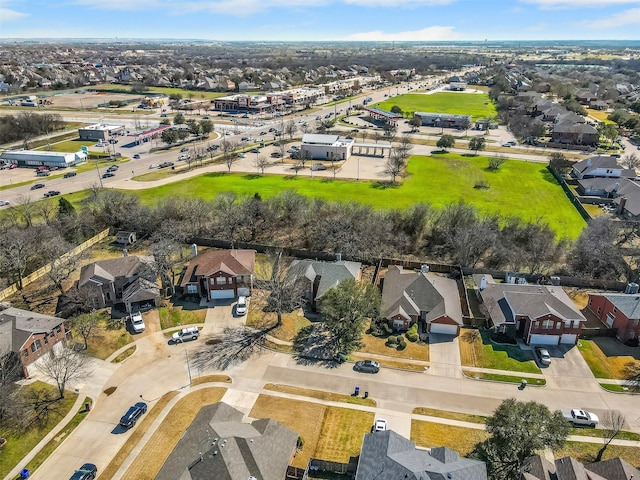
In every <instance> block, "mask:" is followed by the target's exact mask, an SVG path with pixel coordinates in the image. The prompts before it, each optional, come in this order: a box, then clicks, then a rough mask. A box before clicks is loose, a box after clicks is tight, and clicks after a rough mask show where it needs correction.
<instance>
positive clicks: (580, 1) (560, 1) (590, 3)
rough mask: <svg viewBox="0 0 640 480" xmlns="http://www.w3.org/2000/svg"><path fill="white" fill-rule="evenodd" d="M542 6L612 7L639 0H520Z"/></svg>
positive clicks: (548, 7)
mask: <svg viewBox="0 0 640 480" xmlns="http://www.w3.org/2000/svg"><path fill="white" fill-rule="evenodd" d="M520 1H521V2H524V3H531V4H534V5H538V6H540V7H542V8H547V9H553V8H583V7H612V6H614V5H628V4H636V5H637V4H638V0H520Z"/></svg>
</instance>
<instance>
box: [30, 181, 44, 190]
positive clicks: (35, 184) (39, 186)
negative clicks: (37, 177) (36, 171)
mask: <svg viewBox="0 0 640 480" xmlns="http://www.w3.org/2000/svg"><path fill="white" fill-rule="evenodd" d="M39 188H44V183H34V184H33V185H31V190H37V189H39Z"/></svg>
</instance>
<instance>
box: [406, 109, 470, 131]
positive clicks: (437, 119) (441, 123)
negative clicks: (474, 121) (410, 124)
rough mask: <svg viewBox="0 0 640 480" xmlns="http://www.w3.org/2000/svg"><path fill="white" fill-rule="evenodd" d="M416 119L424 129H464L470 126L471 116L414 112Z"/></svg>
mask: <svg viewBox="0 0 640 480" xmlns="http://www.w3.org/2000/svg"><path fill="white" fill-rule="evenodd" d="M414 116H415V117H416V118H419V119H420V122H422V125H424V126H426V127H441V128H466V127H469V126H470V125H471V115H456V114H453V113H436V112H416V113H415V114H414Z"/></svg>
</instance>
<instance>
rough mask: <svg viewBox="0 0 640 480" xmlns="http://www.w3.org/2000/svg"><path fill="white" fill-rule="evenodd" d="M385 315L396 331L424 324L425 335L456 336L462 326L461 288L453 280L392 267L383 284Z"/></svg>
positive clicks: (396, 266) (383, 311)
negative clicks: (427, 333)
mask: <svg viewBox="0 0 640 480" xmlns="http://www.w3.org/2000/svg"><path fill="white" fill-rule="evenodd" d="M382 315H383V318H385V319H386V320H387V321H388V322H389V326H390V327H392V328H393V329H395V330H407V329H408V328H409V327H410V326H411V325H413V324H414V323H416V322H421V323H422V325H421V326H422V330H423V331H425V332H429V333H444V334H448V335H457V334H458V333H459V331H460V327H461V326H462V308H461V306H460V296H459V294H458V285H457V284H456V281H455V280H453V279H450V278H445V277H441V276H439V275H434V274H433V273H428V272H416V271H412V270H404V269H403V268H402V266H400V265H390V266H389V268H388V270H387V272H386V273H385V276H384V281H383V288H382Z"/></svg>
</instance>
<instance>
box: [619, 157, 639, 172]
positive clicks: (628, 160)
mask: <svg viewBox="0 0 640 480" xmlns="http://www.w3.org/2000/svg"><path fill="white" fill-rule="evenodd" d="M622 164H623V165H624V166H625V167H627V168H629V169H636V168H638V167H640V158H638V155H636V154H635V153H631V154H629V155H625V156H624V157H622Z"/></svg>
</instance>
